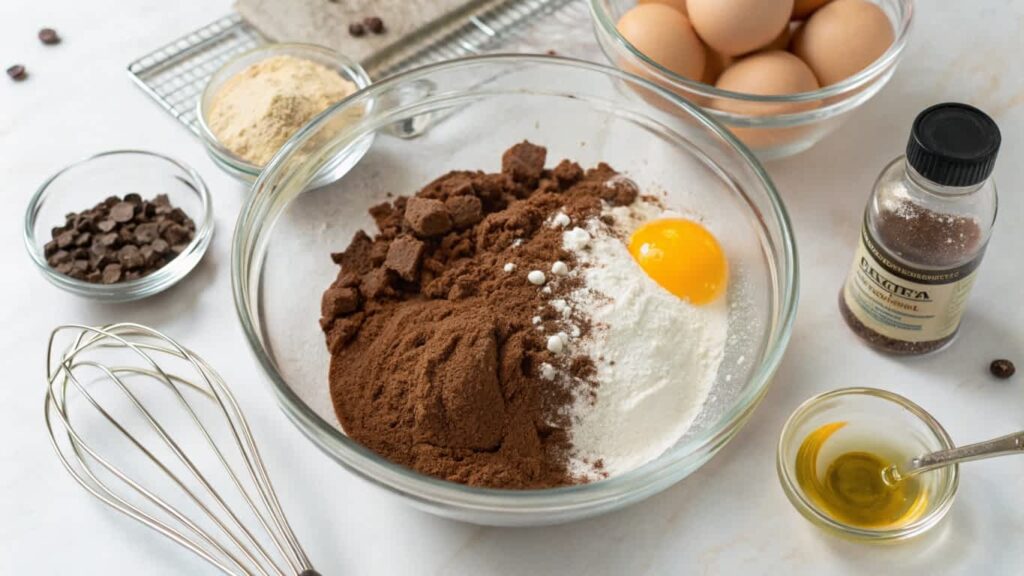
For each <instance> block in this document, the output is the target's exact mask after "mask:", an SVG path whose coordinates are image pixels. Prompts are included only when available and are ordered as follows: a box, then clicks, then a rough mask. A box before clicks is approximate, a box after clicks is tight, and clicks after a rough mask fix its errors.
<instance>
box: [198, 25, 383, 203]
mask: <svg viewBox="0 0 1024 576" xmlns="http://www.w3.org/2000/svg"><path fill="white" fill-rule="evenodd" d="M369 84H370V77H369V76H368V75H367V74H366V71H365V70H363V68H362V66H360V65H359V64H358V63H356V62H354V61H352V60H350V59H348V58H346V57H345V56H343V55H341V54H339V53H337V52H335V51H333V50H331V49H329V48H325V47H323V46H316V45H312V44H297V43H288V44H268V45H265V46H261V47H259V48H256V49H254V50H251V51H249V52H246V53H244V54H241V55H239V56H237V57H235V58H234V59H232V60H230V61H229V62H227V63H226V64H224V65H223V66H222V67H221V68H220V69H219V70H217V72H215V73H214V74H213V75H212V76H211V77H210V80H209V82H207V84H206V88H205V89H204V90H203V93H202V95H201V96H200V97H199V101H198V103H197V108H198V109H197V115H198V118H199V127H200V134H201V135H202V137H203V141H204V143H205V144H206V149H207V151H208V152H209V154H210V157H211V158H213V160H214V162H215V163H216V164H217V165H218V166H219V167H220V168H222V169H223V170H224V171H225V172H227V173H228V174H231V175H232V176H234V177H236V178H238V179H239V180H242V181H243V182H246V183H251V182H253V181H254V180H256V177H257V176H259V175H260V172H262V170H263V167H264V166H266V165H267V164H268V163H269V162H270V159H271V158H273V157H274V155H275V154H277V152H278V150H280V149H281V147H282V146H283V145H284V143H285V142H287V141H288V140H289V139H290V138H291V137H292V136H294V135H295V134H296V133H298V132H299V131H300V130H302V128H303V127H305V126H306V125H307V124H309V122H310V121H311V120H312V119H313V118H315V117H317V116H318V115H320V114H321V113H323V112H324V111H325V110H327V109H329V108H331V107H332V106H334V105H336V104H338V103H339V102H341V101H343V100H345V99H346V98H348V97H349V96H351V95H352V94H355V93H356V92H358V91H359V90H360V89H362V88H364V87H366V86H368V85H369ZM365 112H366V110H365V109H353V110H350V111H349V112H347V113H346V114H344V115H341V116H340V117H338V118H337V119H335V120H333V121H332V124H333V125H335V126H341V125H342V124H346V123H348V122H349V121H350V120H351V119H354V118H355V117H359V116H362V115H363V113H365ZM350 117H351V118H350ZM334 132H335V131H334V130H328V131H327V132H325V133H323V134H321V135H320V137H319V142H320V143H321V144H326V143H327V141H328V140H330V139H331V138H330V136H331V135H332V134H333V133H334ZM347 169H348V167H347V166H336V165H328V166H325V167H324V170H323V172H321V173H320V174H318V175H317V181H319V182H321V183H327V182H329V181H331V180H334V179H336V178H337V177H338V176H339V175H340V174H342V173H344V171H345V170H347Z"/></svg>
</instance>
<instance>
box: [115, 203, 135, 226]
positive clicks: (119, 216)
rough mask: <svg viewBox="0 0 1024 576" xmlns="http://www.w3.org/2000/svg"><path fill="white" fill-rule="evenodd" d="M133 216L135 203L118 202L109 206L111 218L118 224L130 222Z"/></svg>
mask: <svg viewBox="0 0 1024 576" xmlns="http://www.w3.org/2000/svg"><path fill="white" fill-rule="evenodd" d="M133 216H135V205H134V204H131V203H130V202H118V203H117V204H115V205H114V206H113V207H111V208H110V218H111V220H113V221H114V222H117V223H119V224H124V223H125V222H131V219H132V217H133Z"/></svg>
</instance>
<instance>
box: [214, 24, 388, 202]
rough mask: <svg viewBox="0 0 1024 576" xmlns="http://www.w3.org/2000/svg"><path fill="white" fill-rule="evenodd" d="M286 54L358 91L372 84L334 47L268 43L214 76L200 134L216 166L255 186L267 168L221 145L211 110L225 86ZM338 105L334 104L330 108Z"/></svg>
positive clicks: (326, 176)
mask: <svg viewBox="0 0 1024 576" xmlns="http://www.w3.org/2000/svg"><path fill="white" fill-rule="evenodd" d="M284 55H287V56H294V57H296V58H301V59H303V60H310V61H313V62H316V63H318V64H322V65H324V66H327V67H328V68H332V69H334V70H336V71H337V72H338V73H339V74H341V77H342V78H344V79H345V80H348V81H349V82H351V83H353V84H355V86H356V91H357V92H358V91H359V90H361V89H363V88H365V87H367V86H369V85H370V77H369V75H367V74H366V70H363V67H362V66H360V65H359V64H358V63H356V62H354V61H353V60H350V59H349V58H347V57H345V56H342V55H341V54H339V53H337V52H335V51H334V50H331V49H330V48H325V47H323V46H316V45H314V44H299V43H286V44H266V45H264V46H260V47H259V48H255V49H253V50H250V51H248V52H245V53H243V54H240V55H238V56H236V57H235V58H233V59H231V60H229V61H228V62H227V63H225V64H224V65H223V66H221V67H220V69H218V70H217V71H216V72H214V73H213V75H212V76H210V79H209V81H207V83H206V88H204V89H203V93H202V94H201V95H200V96H199V101H198V102H197V103H196V106H197V110H196V112H197V117H198V118H199V133H200V134H201V135H202V137H203V143H204V144H205V145H206V151H207V153H209V155H210V157H211V158H212V159H213V161H214V163H216V164H217V166H218V167H220V168H221V169H223V170H224V171H225V172H227V173H228V174H230V175H232V176H234V177H235V178H237V179H239V180H241V181H242V182H245V183H249V184H251V183H252V182H254V181H255V180H256V177H258V176H259V175H260V172H262V171H263V166H257V165H255V164H252V163H250V162H247V161H246V160H243V159H241V158H239V157H238V156H237V155H235V153H234V152H232V151H231V150H228V149H227V148H226V147H225V146H224V145H223V144H221V143H220V140H218V139H217V136H216V135H214V133H213V131H212V130H210V127H209V125H208V124H207V116H208V114H209V111H210V110H209V108H210V105H211V104H212V102H213V97H214V96H215V95H216V94H217V92H219V91H220V88H221V86H223V85H224V83H225V82H226V81H228V80H229V79H230V78H232V77H233V76H234V75H235V74H238V73H239V72H241V71H242V70H245V69H246V68H248V67H249V66H251V65H253V64H255V63H257V62H260V61H262V60H266V59H267V58H271V57H274V56H284ZM346 99H347V98H346ZM336 105H337V104H334V105H332V106H331V107H330V108H328V109H331V108H333V107H334V106H336ZM297 132H298V131H297ZM325 168H331V167H325ZM319 178H320V180H321V181H320V182H318V183H319V184H326V183H327V182H328V181H330V180H333V179H335V177H332V176H331V175H329V174H321V175H319Z"/></svg>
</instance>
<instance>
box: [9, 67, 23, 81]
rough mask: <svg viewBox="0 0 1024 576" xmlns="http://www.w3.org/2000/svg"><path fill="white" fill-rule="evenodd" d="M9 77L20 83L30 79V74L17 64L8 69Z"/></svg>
mask: <svg viewBox="0 0 1024 576" xmlns="http://www.w3.org/2000/svg"><path fill="white" fill-rule="evenodd" d="M7 75H8V76H10V77H11V80H14V81H16V82H20V81H22V80H24V79H25V78H27V77H28V72H26V71H25V67H24V66H22V65H21V64H15V65H14V66H11V67H9V68H8V69H7Z"/></svg>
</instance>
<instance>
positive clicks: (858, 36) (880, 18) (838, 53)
mask: <svg viewBox="0 0 1024 576" xmlns="http://www.w3.org/2000/svg"><path fill="white" fill-rule="evenodd" d="M894 37H895V35H894V33H893V30H892V24H891V23H890V22H889V18H888V17H887V16H886V15H885V12H882V9H881V8H879V7H878V6H876V5H875V4H872V3H871V2H866V1H865V0H834V1H833V2H829V3H828V4H826V5H825V6H823V7H822V8H821V9H819V10H818V11H817V12H815V13H814V15H812V16H811V18H810V19H809V20H807V23H806V24H804V25H803V26H801V27H800V30H798V31H797V33H796V35H795V36H794V38H793V45H792V47H793V53H794V54H796V55H797V56H799V57H800V58H801V59H803V61H804V62H807V64H808V66H810V67H811V70H814V75H815V76H817V77H818V81H819V82H821V85H822V86H828V85H830V84H835V83H836V82H839V81H841V80H844V79H846V78H849V77H850V76H853V75H854V74H856V73H857V72H860V71H861V70H863V69H865V68H867V67H868V66H870V65H871V63H872V62H874V61H875V60H877V59H878V58H879V57H880V56H881V55H882V54H884V53H885V51H886V50H888V49H889V46H891V45H892V43H893V40H894Z"/></svg>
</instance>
